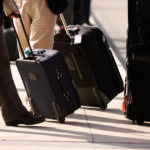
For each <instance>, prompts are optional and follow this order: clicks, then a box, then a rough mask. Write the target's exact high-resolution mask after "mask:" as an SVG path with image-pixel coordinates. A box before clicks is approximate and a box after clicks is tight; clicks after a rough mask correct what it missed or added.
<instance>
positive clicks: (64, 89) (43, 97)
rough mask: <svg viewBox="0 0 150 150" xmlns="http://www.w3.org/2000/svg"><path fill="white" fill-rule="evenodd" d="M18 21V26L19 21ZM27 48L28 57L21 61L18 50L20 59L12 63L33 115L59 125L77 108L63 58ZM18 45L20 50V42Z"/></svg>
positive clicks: (44, 51)
mask: <svg viewBox="0 0 150 150" xmlns="http://www.w3.org/2000/svg"><path fill="white" fill-rule="evenodd" d="M20 21H21V23H22V20H21V17H20ZM22 26H23V23H22ZM13 27H14V25H13ZM14 29H15V28H14ZM23 29H24V26H23ZM24 31H25V29H24ZM15 32H16V31H15ZM25 34H26V33H25ZM17 38H18V36H17ZM26 38H27V35H26ZM27 41H28V38H27ZM18 42H19V40H18ZM28 44H29V47H30V50H31V57H29V56H28V57H25V56H24V53H23V50H22V53H23V57H22V58H20V59H18V60H17V61H16V65H17V68H18V70H19V73H20V75H21V78H22V81H23V83H24V86H25V89H26V91H27V95H28V97H29V99H30V102H31V105H32V108H33V111H34V113H35V114H36V115H38V114H40V115H43V116H44V117H46V118H50V119H57V120H58V121H59V122H60V123H63V122H64V121H65V117H66V116H67V115H69V114H72V113H74V111H75V110H77V109H78V108H80V106H81V104H80V98H79V95H78V93H77V91H76V88H75V85H74V82H73V80H72V78H71V76H70V75H69V73H68V69H67V66H66V63H65V61H64V59H63V56H62V55H61V53H60V52H59V51H57V50H53V51H52V50H38V49H35V50H34V51H33V52H32V49H31V46H30V43H29V41H28ZM19 45H20V46H21V44H20V42H19ZM21 49H22V48H21Z"/></svg>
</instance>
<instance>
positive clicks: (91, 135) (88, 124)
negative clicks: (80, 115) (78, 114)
mask: <svg viewBox="0 0 150 150" xmlns="http://www.w3.org/2000/svg"><path fill="white" fill-rule="evenodd" d="M83 108H84V107H83ZM84 113H85V117H86V120H87V124H88V126H89V129H90V133H91V137H92V140H93V143H94V137H93V134H92V131H91V127H90V124H89V122H88V118H87V115H86V111H85V108H84Z"/></svg>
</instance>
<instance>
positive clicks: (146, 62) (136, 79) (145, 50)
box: [125, 0, 150, 125]
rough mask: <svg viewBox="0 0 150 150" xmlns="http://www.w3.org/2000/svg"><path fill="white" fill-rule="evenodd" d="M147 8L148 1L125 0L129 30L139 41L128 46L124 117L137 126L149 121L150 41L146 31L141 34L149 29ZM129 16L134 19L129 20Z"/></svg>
mask: <svg viewBox="0 0 150 150" xmlns="http://www.w3.org/2000/svg"><path fill="white" fill-rule="evenodd" d="M133 6H134V7H133ZM135 6H136V7H135ZM149 7H150V2H149V0H143V1H137V3H136V2H135V1H133V0H128V11H129V14H128V15H129V16H128V17H129V28H128V31H129V33H135V32H136V33H138V34H137V39H138V38H139V42H138V41H137V43H136V42H135V43H134V44H131V43H132V42H130V45H131V46H129V48H128V49H127V61H126V62H127V63H126V65H127V77H126V85H125V87H126V88H125V96H126V113H125V114H126V118H128V119H130V120H132V121H133V123H134V122H135V121H136V122H137V123H138V124H139V125H141V124H143V123H144V121H150V109H149V106H150V100H149V93H150V92H149V85H150V42H149V41H148V42H146V41H147V40H150V38H148V36H146V34H145V36H144V33H148V32H147V31H150V30H149V28H150V27H149V26H147V23H146V22H147V21H148V20H150V11H149ZM137 9H138V13H139V15H138V17H137V16H136V12H137ZM148 12H149V13H148ZM147 13H148V14H147ZM131 16H132V17H133V18H134V20H132V19H131ZM146 19H147V20H146ZM137 20H138V21H139V24H137ZM148 23H149V22H148ZM139 29H140V30H139ZM130 35H131V34H130ZM130 35H128V36H130ZM147 35H148V34H147ZM140 37H142V38H140ZM132 38H133V37H130V39H131V40H132ZM132 41H133V40H132ZM140 42H141V43H140ZM143 42H144V43H143Z"/></svg>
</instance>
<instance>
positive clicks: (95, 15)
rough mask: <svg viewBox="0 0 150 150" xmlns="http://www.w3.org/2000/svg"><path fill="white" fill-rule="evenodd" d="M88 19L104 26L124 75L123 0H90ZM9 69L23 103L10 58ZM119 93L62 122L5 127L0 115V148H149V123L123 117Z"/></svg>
mask: <svg viewBox="0 0 150 150" xmlns="http://www.w3.org/2000/svg"><path fill="white" fill-rule="evenodd" d="M90 20H91V22H92V23H93V24H94V25H95V26H98V27H99V28H101V29H103V30H104V33H105V35H106V37H107V39H108V41H109V43H110V45H111V48H112V52H113V55H114V57H115V60H116V63H117V65H118V68H119V70H120V73H121V75H122V78H123V79H124V77H125V40H126V29H127V0H113V1H112V0H92V16H91V18H90ZM11 69H12V74H13V78H14V81H15V84H16V86H17V90H18V92H19V95H20V97H21V100H22V101H23V103H24V104H25V102H24V94H25V89H24V86H23V84H22V81H21V78H20V76H19V73H18V71H17V68H16V66H15V63H14V62H11ZM122 97H123V93H121V94H119V95H118V96H117V97H116V98H115V99H114V100H113V101H111V102H110V104H109V105H108V108H107V110H106V111H101V110H100V109H99V108H95V107H86V106H82V108H80V109H79V110H77V111H76V112H75V113H74V114H72V115H69V116H68V117H67V118H66V122H65V124H59V123H58V122H57V121H54V120H50V119H48V120H47V121H46V122H44V123H41V124H38V125H34V126H24V125H21V126H19V127H6V126H5V125H4V123H3V120H2V118H1V116H0V127H1V128H0V150H10V149H11V150H20V149H22V150H27V149H31V150H41V149H42V150H48V149H50V150H68V149H71V150H100V149H102V150H103V149H104V150H110V149H116V150H125V149H128V150H130V149H142V150H143V149H144V150H146V149H147V150H149V149H150V123H148V122H146V123H145V125H143V126H138V125H136V124H132V122H131V121H129V120H127V119H126V118H125V117H124V115H123V112H122V111H121V110H120V108H121V103H122Z"/></svg>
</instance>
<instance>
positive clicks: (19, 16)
mask: <svg viewBox="0 0 150 150" xmlns="http://www.w3.org/2000/svg"><path fill="white" fill-rule="evenodd" d="M14 15H15V16H17V17H18V18H19V19H20V22H21V25H22V28H23V31H24V34H25V37H26V40H27V42H28V46H29V48H30V51H31V55H32V58H33V60H35V57H34V54H33V51H32V48H31V45H30V42H29V39H28V36H27V33H26V30H25V27H24V24H23V21H22V19H21V15H20V14H18V15H16V14H14ZM9 18H10V21H11V24H12V26H13V28H14V31H15V34H16V37H17V39H18V43H19V46H20V49H21V52H22V55H23V57H24V59H25V55H24V52H23V49H22V46H21V42H20V40H19V36H18V34H17V32H16V28H15V26H14V23H13V20H12V19H11V17H10V16H9Z"/></svg>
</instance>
